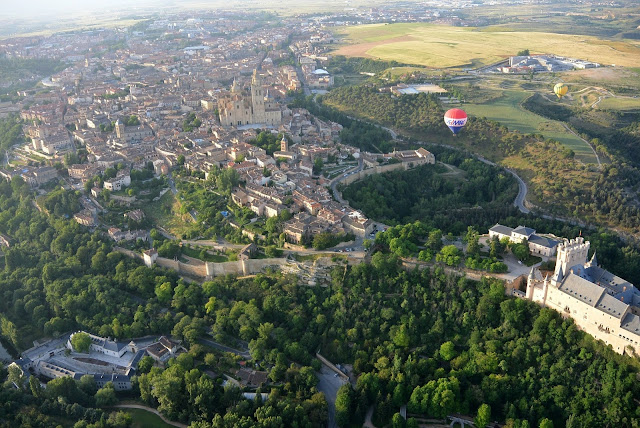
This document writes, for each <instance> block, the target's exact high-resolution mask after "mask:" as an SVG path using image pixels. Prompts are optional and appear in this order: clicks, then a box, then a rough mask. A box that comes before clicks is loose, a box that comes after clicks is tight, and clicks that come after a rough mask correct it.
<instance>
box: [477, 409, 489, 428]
mask: <svg viewBox="0 0 640 428" xmlns="http://www.w3.org/2000/svg"><path fill="white" fill-rule="evenodd" d="M473 422H474V423H475V425H476V427H477V428H484V427H486V426H487V425H489V422H491V406H489V405H488V404H484V403H483V404H481V405H480V407H479V408H478V414H477V415H476V417H475V419H474V420H473Z"/></svg>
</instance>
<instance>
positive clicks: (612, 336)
mask: <svg viewBox="0 0 640 428" xmlns="http://www.w3.org/2000/svg"><path fill="white" fill-rule="evenodd" d="M589 246H590V244H589V242H588V241H586V242H585V241H584V239H583V238H582V237H578V238H576V239H572V240H570V241H566V240H565V242H563V243H561V244H558V248H557V258H556V267H555V271H554V273H553V276H552V277H551V278H549V276H548V275H547V276H546V277H545V278H542V275H541V273H540V271H539V270H538V269H537V268H532V269H531V273H530V274H529V278H528V279H527V292H526V298H527V299H528V300H532V301H534V302H536V303H539V304H541V305H542V306H544V307H549V308H553V309H555V310H557V311H558V312H560V313H561V314H562V315H563V316H568V317H571V318H573V319H574V321H575V323H576V325H577V326H578V327H579V328H580V329H582V330H584V331H585V332H587V333H589V334H591V335H592V336H593V337H595V338H596V339H600V340H602V341H603V342H604V343H605V344H607V345H611V347H612V348H613V350H614V351H616V352H618V353H620V354H624V353H625V352H626V353H630V354H633V353H635V352H640V347H639V345H640V316H638V315H640V291H639V290H638V289H637V288H635V287H634V286H633V284H631V283H629V282H628V281H626V280H624V279H622V278H619V277H617V276H615V275H613V274H612V273H610V272H608V271H606V270H605V269H602V268H601V267H599V266H598V262H597V259H596V255H595V253H594V254H593V256H592V257H591V260H589V261H587V254H588V252H589Z"/></svg>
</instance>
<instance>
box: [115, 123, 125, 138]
mask: <svg viewBox="0 0 640 428" xmlns="http://www.w3.org/2000/svg"><path fill="white" fill-rule="evenodd" d="M115 128H116V137H118V138H119V139H123V138H124V123H122V122H120V119H118V120H116V125H115Z"/></svg>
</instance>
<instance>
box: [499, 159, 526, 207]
mask: <svg viewBox="0 0 640 428" xmlns="http://www.w3.org/2000/svg"><path fill="white" fill-rule="evenodd" d="M505 169H506V170H507V172H509V173H510V174H511V175H513V176H514V177H515V179H516V180H517V181H518V195H517V196H516V200H515V201H513V205H514V206H515V207H517V208H518V209H519V210H520V212H521V213H523V214H529V209H528V208H527V207H525V206H524V201H525V199H526V197H527V184H526V183H525V182H524V181H523V180H522V178H520V177H519V176H518V174H516V173H515V172H513V171H512V170H510V169H508V168H505Z"/></svg>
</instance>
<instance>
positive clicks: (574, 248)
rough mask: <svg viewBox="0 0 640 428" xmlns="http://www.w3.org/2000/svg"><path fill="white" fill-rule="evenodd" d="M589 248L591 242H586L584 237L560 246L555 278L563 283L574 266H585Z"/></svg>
mask: <svg viewBox="0 0 640 428" xmlns="http://www.w3.org/2000/svg"><path fill="white" fill-rule="evenodd" d="M589 246H590V243H589V241H586V242H585V240H584V238H583V237H582V236H579V237H577V238H576V239H572V240H570V241H565V242H563V243H562V244H558V252H557V256H556V270H555V272H554V274H553V278H554V279H556V281H562V277H563V276H564V275H566V274H567V272H569V270H570V269H571V268H572V267H573V266H575V265H584V264H585V263H586V262H587V256H588V254H589Z"/></svg>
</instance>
